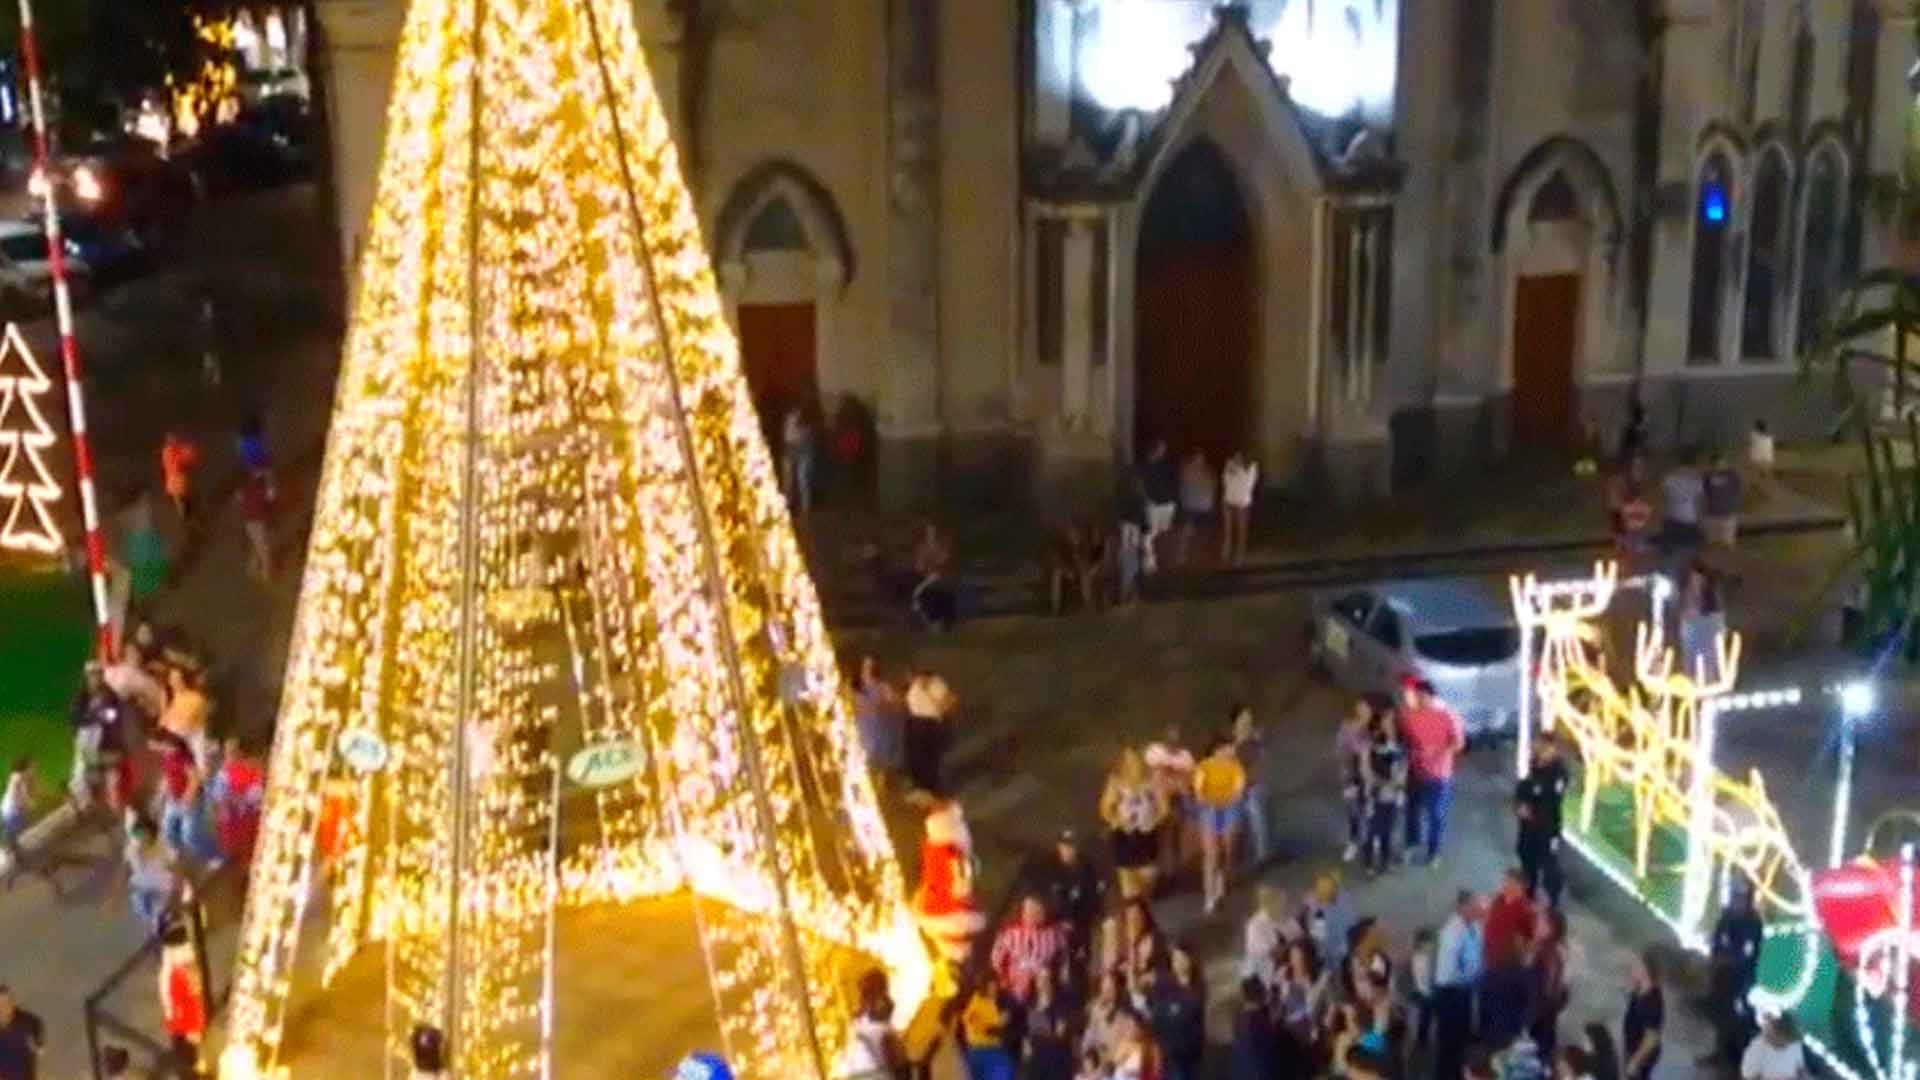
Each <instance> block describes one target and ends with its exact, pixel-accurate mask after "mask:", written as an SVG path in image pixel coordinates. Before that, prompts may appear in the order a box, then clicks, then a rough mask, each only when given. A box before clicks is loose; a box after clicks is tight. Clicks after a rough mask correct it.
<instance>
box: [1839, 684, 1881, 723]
mask: <svg viewBox="0 0 1920 1080" xmlns="http://www.w3.org/2000/svg"><path fill="white" fill-rule="evenodd" d="M1873 705H1874V693H1873V684H1872V683H1870V682H1868V681H1866V680H1865V679H1856V680H1855V681H1853V682H1850V683H1847V684H1846V685H1845V686H1842V687H1841V688H1840V711H1841V712H1842V713H1843V714H1845V716H1846V718H1847V719H1849V720H1862V719H1865V718H1866V716H1867V714H1868V713H1871V712H1872V711H1873Z"/></svg>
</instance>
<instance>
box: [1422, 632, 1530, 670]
mask: <svg viewBox="0 0 1920 1080" xmlns="http://www.w3.org/2000/svg"><path fill="white" fill-rule="evenodd" d="M1413 647H1414V648H1415V649H1416V650H1418V651H1419V653H1420V655H1421V656H1424V657H1426V658H1427V659H1429V660H1433V661H1436V662H1438V663H1442V664H1496V663H1499V662H1500V661H1502V660H1506V659H1508V658H1510V657H1512V656H1513V654H1514V653H1515V652H1517V651H1519V648H1520V631H1519V630H1518V629H1516V628H1515V627H1511V626H1483V627H1476V628H1471V629H1466V630H1448V631H1445V632H1444V633H1439V634H1422V635H1420V636H1419V637H1417V638H1415V639H1414V640H1413Z"/></svg>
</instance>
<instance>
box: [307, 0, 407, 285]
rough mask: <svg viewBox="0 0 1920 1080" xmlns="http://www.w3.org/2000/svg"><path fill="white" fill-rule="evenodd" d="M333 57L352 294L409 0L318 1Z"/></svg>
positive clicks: (341, 207)
mask: <svg viewBox="0 0 1920 1080" xmlns="http://www.w3.org/2000/svg"><path fill="white" fill-rule="evenodd" d="M316 6H317V9H318V13H319V16H320V25H321V29H322V32H323V33H324V35H325V36H324V38H323V39H322V44H323V47H324V48H325V49H326V52H327V63H326V79H327V104H328V107H329V109H330V110H331V112H332V116H331V117H330V119H331V121H332V122H331V123H330V124H329V125H328V129H327V137H328V138H329V139H330V140H331V141H332V151H333V190H334V197H335V199H336V200H337V202H338V206H337V209H338V221H339V223H340V255H341V265H342V266H344V267H346V277H347V285H348V295H349V296H351V295H352V286H353V281H354V277H355V273H356V264H357V263H358V261H359V260H358V256H359V253H360V238H361V236H362V235H363V234H364V233H365V232H366V228H367V216H368V215H369V214H370V213H372V211H373V187H374V182H375V180H376V179H377V177H378V173H379V171H380V146H381V143H382V142H384V141H385V137H386V126H387V97H388V95H389V94H391V93H392V89H393V64H394V58H395V55H396V54H397V53H398V52H399V48H400V25H401V22H402V20H403V19H404V18H405V16H406V4H405V2H404V0H319V2H318V4H317V5H316Z"/></svg>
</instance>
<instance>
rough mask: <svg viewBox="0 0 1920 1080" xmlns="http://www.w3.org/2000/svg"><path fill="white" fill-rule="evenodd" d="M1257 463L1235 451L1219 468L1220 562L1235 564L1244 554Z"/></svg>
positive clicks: (1258, 476)
mask: <svg viewBox="0 0 1920 1080" xmlns="http://www.w3.org/2000/svg"><path fill="white" fill-rule="evenodd" d="M1259 483H1260V465H1259V463H1257V462H1254V461H1251V460H1249V459H1248V458H1247V455H1246V454H1244V453H1242V452H1239V451H1235V452H1234V455H1233V456H1232V457H1230V458H1228V459H1227V463H1226V464H1225V465H1222V466H1221V467H1220V511H1221V514H1220V518H1221V521H1220V561H1221V562H1222V563H1225V564H1226V565H1228V566H1237V565H1239V563H1240V560H1242V559H1244V558H1246V557H1247V522H1248V519H1249V518H1251V517H1252V515H1253V489H1254V488H1255V487H1256V486H1257V485H1258V484H1259Z"/></svg>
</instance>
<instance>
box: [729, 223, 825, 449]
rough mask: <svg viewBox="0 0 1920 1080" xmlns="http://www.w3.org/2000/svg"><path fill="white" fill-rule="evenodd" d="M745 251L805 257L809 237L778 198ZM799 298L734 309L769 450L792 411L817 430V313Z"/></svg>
mask: <svg viewBox="0 0 1920 1080" xmlns="http://www.w3.org/2000/svg"><path fill="white" fill-rule="evenodd" d="M743 247H744V250H745V253H746V255H747V257H748V258H749V259H756V258H757V259H762V260H765V261H772V260H779V259H788V258H793V257H803V256H806V255H807V254H808V252H807V234H806V230H805V229H804V228H803V227H802V226H801V224H800V218H799V216H798V215H796V214H795V213H794V212H793V207H792V206H790V205H788V203H787V201H786V200H785V199H783V198H778V197H776V198H774V199H771V200H769V201H768V202H767V204H766V205H765V206H764V207H762V208H761V210H760V213H759V214H757V215H756V216H755V217H754V219H753V221H752V222H750V223H749V224H748V225H747V234H746V240H745V243H744V245H743ZM803 282H804V278H803ZM804 284H811V282H804ZM799 295H800V296H804V297H805V298H804V299H799V298H788V297H781V298H780V299H779V300H777V301H773V302H766V303H748V302H742V303H741V304H740V306H739V309H738V325H739V330H740V361H741V364H742V366H743V367H745V368H746V373H747V389H748V391H749V392H751V393H752V395H753V404H754V407H755V408H756V409H758V410H759V412H760V426H761V428H762V429H763V430H764V432H765V434H766V436H767V442H768V445H771V446H778V445H780V442H779V440H780V427H781V424H782V422H783V421H784V420H785V419H786V415H787V412H788V411H789V410H791V409H793V408H796V407H797V408H799V409H800V411H801V412H802V413H804V414H805V415H806V417H807V422H808V423H809V424H811V425H812V426H813V429H814V430H815V431H819V430H820V429H821V428H820V424H821V420H822V415H821V414H822V409H821V402H820V382H819V371H818V364H819V357H818V356H817V355H816V351H815V346H816V342H815V335H814V322H815V320H816V319H817V318H818V316H819V313H818V311H817V305H816V304H815V302H814V300H813V298H812V297H811V296H806V295H805V293H804V292H803V293H800V294H799Z"/></svg>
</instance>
